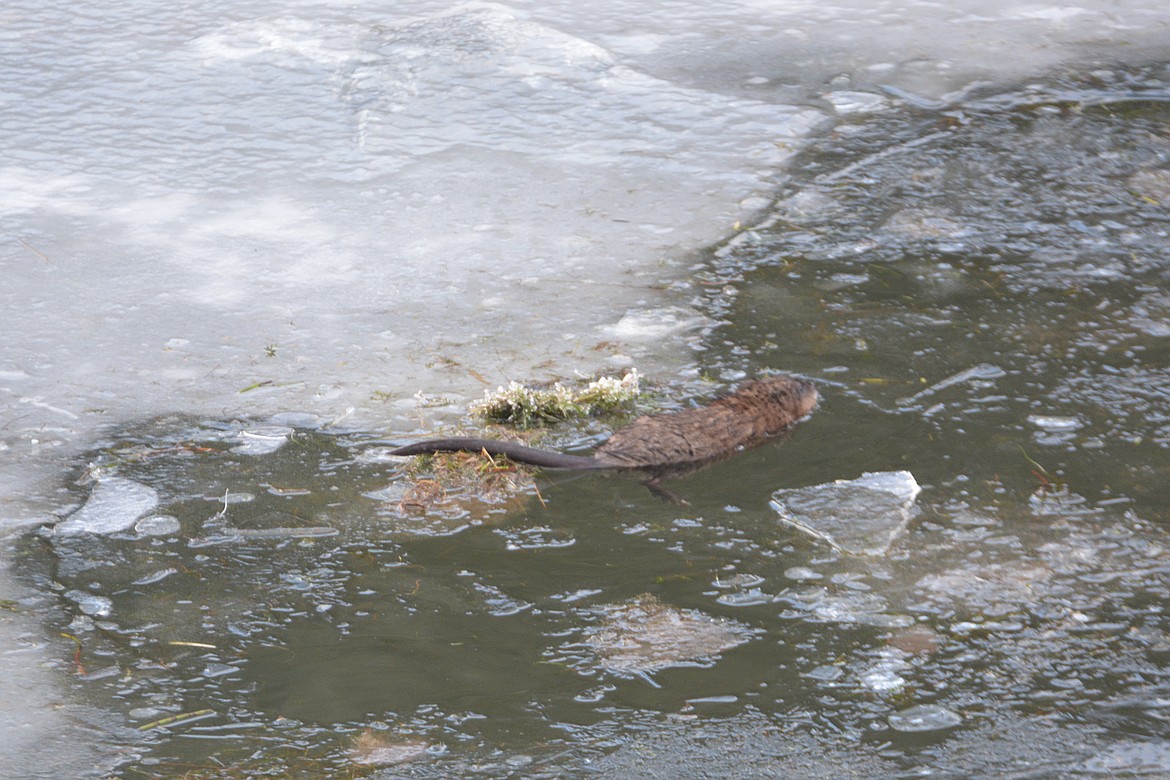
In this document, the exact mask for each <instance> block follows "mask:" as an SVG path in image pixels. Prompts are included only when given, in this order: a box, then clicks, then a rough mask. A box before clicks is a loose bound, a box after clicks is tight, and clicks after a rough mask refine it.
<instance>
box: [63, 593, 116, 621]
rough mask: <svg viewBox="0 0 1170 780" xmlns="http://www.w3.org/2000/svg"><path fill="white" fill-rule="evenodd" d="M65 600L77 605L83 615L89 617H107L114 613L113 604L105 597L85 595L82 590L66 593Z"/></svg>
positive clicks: (91, 594)
mask: <svg viewBox="0 0 1170 780" xmlns="http://www.w3.org/2000/svg"><path fill="white" fill-rule="evenodd" d="M65 598H67V599H69V600H70V601H72V602H73V603H74V604H76V605H77V608H78V609H80V610H81V611H82V613H83V614H86V615H89V616H90V617H99V618H100V617H109V616H110V613H112V612H113V611H114V602H112V601H110V600H109V599H108V598H106V597H105V596H98V595H95V594H93V593H87V592H85V591H84V590H70V591H66V593H65Z"/></svg>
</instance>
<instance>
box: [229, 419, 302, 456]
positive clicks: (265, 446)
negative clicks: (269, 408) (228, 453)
mask: <svg viewBox="0 0 1170 780" xmlns="http://www.w3.org/2000/svg"><path fill="white" fill-rule="evenodd" d="M292 435H293V429H292V428H289V427H288V426H285V425H265V426H261V427H258V428H247V429H245V430H242V431H240V433H239V435H238V438H239V440H240V442H241V444H240V446H238V447H232V452H235V453H239V454H240V455H271V454H272V453H274V452H276V451H277V450H279V449H280V448H281V447H283V446H284V445H285V442H287V441H288V440H289V437H290V436H292Z"/></svg>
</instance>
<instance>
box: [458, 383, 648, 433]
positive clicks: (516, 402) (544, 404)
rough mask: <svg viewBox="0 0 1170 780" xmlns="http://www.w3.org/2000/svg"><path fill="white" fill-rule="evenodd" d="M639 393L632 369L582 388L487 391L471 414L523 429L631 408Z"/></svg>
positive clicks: (516, 386) (517, 385) (512, 387)
mask: <svg viewBox="0 0 1170 780" xmlns="http://www.w3.org/2000/svg"><path fill="white" fill-rule="evenodd" d="M639 392H640V388H639V386H638V372H637V371H636V370H631V371H630V372H629V373H628V374H626V375H625V376H624V377H622V378H621V379H615V378H613V377H608V376H605V377H601V378H599V379H595V380H593V381H592V382H590V383H589V384H588V385H586V386H585V387H583V388H581V389H574V388H570V387H565V386H564V385H562V384H561V383H560V382H557V383H555V384H553V386H552V387H549V388H532V387H527V386H525V385H522V384H520V383H519V382H511V383H509V384H508V386H507V387H500V388H497V389H496V391H495V392H490V391H488V392H485V393H484V398H483V400H482V401H477V402H475V403H473V404H472V405H471V412H472V414H477V415H479V416H480V417H484V418H487V419H489V420H494V421H496V422H507V423H511V424H513V425H519V426H522V427H523V426H529V425H532V424H534V423H540V422H556V421H558V420H568V419H572V418H578V417H588V416H589V415H591V414H596V413H598V412H607V411H611V410H613V409H618V408H622V407H627V406H629V405H630V404H631V403H633V401H634V399H636V398H637V397H638V394H639Z"/></svg>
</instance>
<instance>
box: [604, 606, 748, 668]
mask: <svg viewBox="0 0 1170 780" xmlns="http://www.w3.org/2000/svg"><path fill="white" fill-rule="evenodd" d="M605 609H606V614H605V615H604V617H603V618H602V620H601V622H600V623H599V624H598V625H597V626H596V627H595V628H593V629H592V630H591V631H590V632H589V633H588V634H587V636H586V638H585V643H586V644H587V645H589V647H590V648H592V650H593V652H594V654H595V655H596V656H597V661H598V664H599V665H600V666H601V667H603V668H605V669H607V670H609V671H610V672H613V673H615V674H619V675H622V674H632V675H642V674H644V673H647V672H655V671H658V670H660V669H665V668H667V667H670V666H703V665H708V663H709V662H710V660H711V659H712V658H713V657H714V656H717V655H718V654H719V653H722V652H723V651H725V650H730V649H731V648H733V647H737V646H739V645H741V644H743V643H745V642H748V641H750V640H751V638H752V637H753V636H754V634H755V633H756V632H755V631H753V630H752V629H751V628H749V627H748V626H746V625H744V624H742V623H738V622H735V621H732V620H717V619H715V618H712V617H710V616H709V615H705V614H703V613H702V612H698V611H696V610H693V609H676V608H675V607H672V606H669V605H666V604H663V603H662V602H661V601H659V600H658V599H657V598H655V597H654V596H652V595H650V594H648V593H647V594H643V595H641V596H637V597H635V598H634V599H632V600H630V601H628V602H626V603H624V604H615V605H610V606H608V607H606V608H605ZM705 661H706V662H708V663H704V662H705Z"/></svg>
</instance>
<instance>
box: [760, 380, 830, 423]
mask: <svg viewBox="0 0 1170 780" xmlns="http://www.w3.org/2000/svg"><path fill="white" fill-rule="evenodd" d="M751 392H752V393H753V394H754V393H762V394H763V395H765V396H766V397H767V398H768V400H769V401H771V402H772V403H774V404H776V405H777V406H778V407H779V408H781V409H782V410H784V411H785V412H786V414H787V415H791V417H792V419H791V421H790V422H796V421H797V420H799V419H800V418H801V417H804V416H805V415H806V414H809V413H811V412H812V410H813V409H816V408H817V401H819V400H820V395H818V394H817V388H816V387H815V386H814V385H813V383H812V382H808V381H806V380H804V379H797V378H796V377H793V376H773V377H766V378H764V379H758V380H756V381H755V382H753V383H752V389H751Z"/></svg>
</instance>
